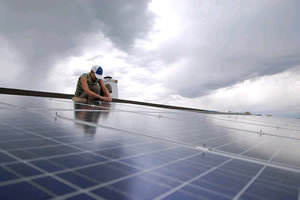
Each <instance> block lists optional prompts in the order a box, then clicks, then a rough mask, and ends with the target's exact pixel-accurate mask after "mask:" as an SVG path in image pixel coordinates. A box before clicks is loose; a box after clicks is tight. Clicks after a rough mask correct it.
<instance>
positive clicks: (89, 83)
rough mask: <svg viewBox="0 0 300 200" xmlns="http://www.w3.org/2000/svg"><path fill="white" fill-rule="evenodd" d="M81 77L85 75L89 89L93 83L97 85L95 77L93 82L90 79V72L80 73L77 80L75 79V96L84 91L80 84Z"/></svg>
mask: <svg viewBox="0 0 300 200" xmlns="http://www.w3.org/2000/svg"><path fill="white" fill-rule="evenodd" d="M81 77H85V78H86V80H87V84H88V86H89V88H90V89H91V88H92V87H93V86H94V85H97V84H98V82H99V80H98V79H97V80H96V81H95V82H93V81H92V79H91V75H90V73H85V74H82V75H81V76H80V77H79V79H78V81H77V86H76V91H75V96H77V97H79V96H80V95H82V93H83V92H84V90H83V87H82V84H81V81H80V78H81Z"/></svg>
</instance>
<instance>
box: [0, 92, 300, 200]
mask: <svg viewBox="0 0 300 200" xmlns="http://www.w3.org/2000/svg"><path fill="white" fill-rule="evenodd" d="M0 112H1V115H0V199H5V200H7V199H72V200H75V199H80V200H82V199H88V200H89V199H117V200H120V199H137V200H141V199H157V200H158V199H172V200H173V199H175V200H177V199H180V200H182V199H214V200H215V199H271V200H274V199H285V200H288V199H298V198H299V187H300V159H299V155H300V135H299V133H300V132H299V130H300V124H299V120H297V119H279V118H274V117H263V116H241V115H240V116H237V115H217V114H204V113H197V112H191V111H180V110H169V109H162V108H153V107H147V106H138V105H126V104H118V103H110V104H76V103H73V102H72V101H71V100H64V99H49V98H41V97H23V96H10V95H1V96H0Z"/></svg>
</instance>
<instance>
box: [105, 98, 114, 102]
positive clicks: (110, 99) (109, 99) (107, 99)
mask: <svg viewBox="0 0 300 200" xmlns="http://www.w3.org/2000/svg"><path fill="white" fill-rule="evenodd" d="M103 101H105V102H111V101H112V98H111V97H103Z"/></svg>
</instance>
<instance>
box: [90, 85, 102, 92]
mask: <svg viewBox="0 0 300 200" xmlns="http://www.w3.org/2000/svg"><path fill="white" fill-rule="evenodd" d="M100 89H101V88H100V85H94V86H92V88H91V90H92V91H93V92H95V93H96V94H100Z"/></svg>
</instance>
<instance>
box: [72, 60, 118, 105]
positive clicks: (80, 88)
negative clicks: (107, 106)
mask: <svg viewBox="0 0 300 200" xmlns="http://www.w3.org/2000/svg"><path fill="white" fill-rule="evenodd" d="M102 74H103V69H102V67H101V66H99V65H95V66H93V67H92V69H91V71H90V72H89V73H84V74H82V75H81V76H80V77H79V79H78V81H77V86H76V91H75V96H74V97H73V98H72V100H73V101H74V102H79V103H86V102H87V101H88V102H91V101H94V100H100V101H105V102H111V101H112V98H111V96H110V93H109V91H108V89H107V88H106V86H105V84H104V82H103V78H102ZM101 90H102V91H103V94H104V95H103V96H101V95H100V91H101Z"/></svg>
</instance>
